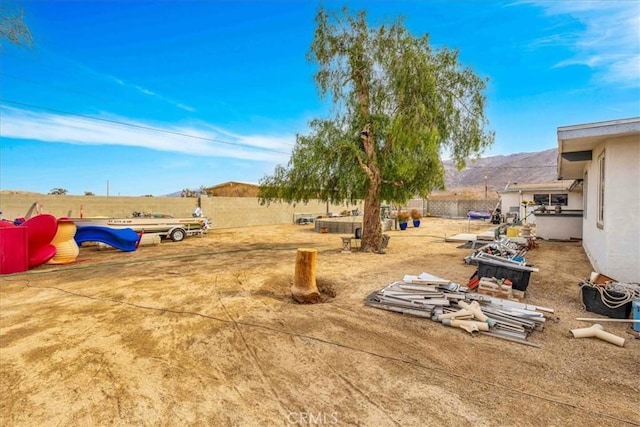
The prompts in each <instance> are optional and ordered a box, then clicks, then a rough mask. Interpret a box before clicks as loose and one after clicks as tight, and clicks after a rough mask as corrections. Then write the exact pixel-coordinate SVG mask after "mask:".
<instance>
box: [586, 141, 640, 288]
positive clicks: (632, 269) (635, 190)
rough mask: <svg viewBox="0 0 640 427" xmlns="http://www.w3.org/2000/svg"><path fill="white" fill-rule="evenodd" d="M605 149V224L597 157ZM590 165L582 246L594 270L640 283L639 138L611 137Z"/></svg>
mask: <svg viewBox="0 0 640 427" xmlns="http://www.w3.org/2000/svg"><path fill="white" fill-rule="evenodd" d="M603 150H604V151H605V201H604V203H605V210H604V225H603V227H599V226H598V224H597V216H598V212H597V209H598V180H599V171H598V167H599V166H598V158H599V156H600V154H601V153H602V151H603ZM592 159H593V160H592V161H591V162H589V163H588V164H587V167H586V172H587V183H586V187H585V188H584V192H585V193H584V194H585V196H586V197H587V211H586V218H584V221H583V246H584V249H585V252H586V253H587V256H588V257H589V259H590V261H591V264H592V265H593V267H594V269H595V270H596V271H597V272H599V273H602V274H605V275H607V276H609V277H612V278H614V279H616V280H618V281H621V282H640V144H639V143H638V141H637V137H626V138H618V139H613V140H612V139H610V140H608V141H606V142H605V143H603V144H600V145H598V146H597V147H595V148H594V150H593V155H592Z"/></svg>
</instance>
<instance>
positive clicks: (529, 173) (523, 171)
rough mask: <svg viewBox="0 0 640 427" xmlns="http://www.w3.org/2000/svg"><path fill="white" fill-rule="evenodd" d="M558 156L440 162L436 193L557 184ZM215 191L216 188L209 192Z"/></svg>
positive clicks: (551, 152) (541, 154) (544, 153)
mask: <svg viewBox="0 0 640 427" xmlns="http://www.w3.org/2000/svg"><path fill="white" fill-rule="evenodd" d="M557 155H558V150H557V149H556V148H551V149H549V150H545V151H539V152H534V153H517V154H509V155H507V156H492V157H483V158H480V159H477V160H475V161H471V160H470V161H468V162H467V166H466V167H465V168H464V169H462V170H461V171H458V170H457V169H456V168H455V166H454V165H453V162H452V161H450V160H447V161H444V162H443V163H444V168H445V185H446V189H445V191H444V192H438V193H439V194H453V193H456V194H459V195H463V194H464V195H467V196H472V195H478V196H479V195H480V194H482V195H483V196H484V186H485V176H486V177H487V179H486V185H487V192H488V193H490V194H492V195H495V192H496V191H501V190H504V188H505V186H506V185H507V183H511V184H516V183H520V184H524V183H530V184H535V183H543V182H554V181H556V180H557V171H556V165H557V161H558V160H557ZM215 187H217V186H214V187H211V188H215ZM194 191H198V190H194ZM438 193H436V194H438ZM180 194H181V191H177V192H174V193H170V194H167V195H166V196H167V197H180Z"/></svg>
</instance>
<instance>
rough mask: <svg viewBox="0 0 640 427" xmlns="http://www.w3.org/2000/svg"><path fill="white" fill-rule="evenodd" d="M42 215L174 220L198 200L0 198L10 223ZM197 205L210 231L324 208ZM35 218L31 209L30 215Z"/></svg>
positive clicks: (238, 202) (227, 201) (288, 219)
mask: <svg viewBox="0 0 640 427" xmlns="http://www.w3.org/2000/svg"><path fill="white" fill-rule="evenodd" d="M34 204H35V205H37V206H38V209H39V210H40V212H41V213H48V214H51V215H54V216H55V217H58V218H60V217H72V218H77V217H80V210H82V214H83V216H84V217H95V216H103V217H130V216H131V215H132V213H133V212H146V213H158V214H167V215H171V216H173V217H190V216H191V214H192V213H193V210H194V209H195V208H196V207H197V206H198V199H197V198H189V197H105V196H54V195H41V194H36V195H34V194H0V212H2V218H5V219H9V220H13V219H15V218H20V217H24V216H26V215H27V212H28V211H29V210H30V209H31V207H32V206H34ZM200 204H201V208H202V211H203V213H204V215H205V216H206V217H207V218H208V219H209V220H210V222H211V225H212V228H232V227H243V226H248V225H270V224H290V223H292V222H294V216H295V214H310V215H313V216H318V215H324V214H326V212H327V204H326V203H324V202H320V201H315V200H314V201H310V202H309V203H307V204H303V203H297V204H292V205H289V204H287V203H272V204H270V205H269V206H267V205H260V202H259V200H258V199H257V198H253V197H202V198H201V199H200ZM356 207H357V208H358V209H359V210H360V211H362V205H356V206H340V205H329V212H337V213H339V212H342V211H343V210H352V209H355V208H356ZM35 214H36V209H35V208H34V209H33V211H32V214H31V215H35Z"/></svg>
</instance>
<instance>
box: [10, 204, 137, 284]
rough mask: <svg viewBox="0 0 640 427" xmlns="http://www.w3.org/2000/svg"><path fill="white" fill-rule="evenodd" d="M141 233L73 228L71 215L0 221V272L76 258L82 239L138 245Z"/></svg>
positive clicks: (130, 249)
mask: <svg viewBox="0 0 640 427" xmlns="http://www.w3.org/2000/svg"><path fill="white" fill-rule="evenodd" d="M141 237H142V233H138V232H135V231H134V230H132V229H130V228H123V229H113V228H109V227H100V226H85V227H76V224H75V223H74V221H73V220H72V219H71V218H56V217H55V216H53V215H49V214H40V215H36V216H34V217H31V218H29V219H27V220H25V219H24V218H18V219H16V220H15V221H8V220H1V221H0V274H12V273H20V272H23V271H27V270H29V269H31V268H34V267H37V266H39V265H42V264H45V263H46V264H68V263H72V262H74V261H75V260H76V258H77V256H78V254H79V252H80V249H79V245H81V244H82V243H84V242H101V243H104V244H106V245H109V246H112V247H114V248H116V249H119V250H121V251H124V252H133V251H135V250H136V249H137V248H138V245H139V243H140V239H141Z"/></svg>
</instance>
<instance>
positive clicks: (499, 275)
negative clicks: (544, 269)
mask: <svg viewBox="0 0 640 427" xmlns="http://www.w3.org/2000/svg"><path fill="white" fill-rule="evenodd" d="M530 276H531V272H530V271H527V270H520V269H518V268H517V267H515V266H514V267H503V266H501V265H493V264H487V263H486V262H483V261H482V260H478V277H480V278H482V277H495V278H496V279H509V280H510V281H511V283H512V285H511V287H512V288H513V289H516V290H518V291H526V290H527V286H529V278H530Z"/></svg>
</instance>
